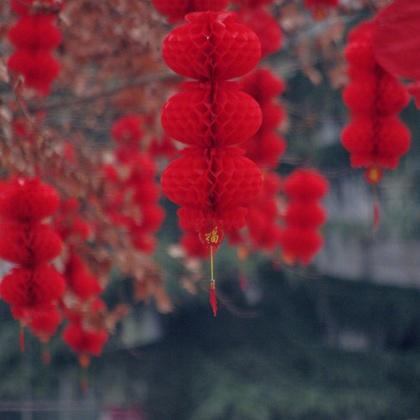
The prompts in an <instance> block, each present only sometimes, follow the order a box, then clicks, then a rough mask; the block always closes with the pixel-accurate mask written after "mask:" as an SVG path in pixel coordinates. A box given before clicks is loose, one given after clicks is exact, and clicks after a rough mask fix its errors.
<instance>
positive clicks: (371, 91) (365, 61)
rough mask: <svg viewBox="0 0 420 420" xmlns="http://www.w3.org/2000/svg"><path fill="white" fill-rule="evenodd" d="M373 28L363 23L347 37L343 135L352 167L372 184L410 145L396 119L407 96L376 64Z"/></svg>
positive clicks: (392, 167)
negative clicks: (346, 115) (346, 114)
mask: <svg viewBox="0 0 420 420" xmlns="http://www.w3.org/2000/svg"><path fill="white" fill-rule="evenodd" d="M374 29H375V23H374V22H363V23H362V24H360V25H359V26H358V27H357V28H355V29H354V30H353V31H352V32H351V33H350V35H349V43H348V46H347V48H346V58H347V60H348V62H349V76H350V83H349V85H348V86H347V87H346V89H345V91H344V93H343V98H344V102H345V103H346V105H347V106H348V107H349V109H350V115H351V121H350V123H349V124H348V125H347V127H346V128H345V129H344V131H343V134H342V144H343V146H344V147H345V148H346V150H348V152H349V153H350V159H351V164H352V166H353V167H363V168H366V171H367V179H368V180H369V182H370V183H372V184H374V183H377V182H379V180H380V179H381V175H380V172H381V171H382V169H395V168H396V167H397V166H398V163H399V160H400V158H401V157H402V156H403V155H404V154H405V153H407V151H408V149H409V146H410V133H409V131H408V129H407V128H406V127H405V125H404V124H403V123H402V122H401V120H400V119H399V118H398V114H399V113H400V112H401V110H402V109H403V108H404V107H405V106H406V105H407V103H408V94H407V92H406V89H405V88H404V87H403V86H402V85H401V84H400V83H399V82H398V80H397V79H396V78H395V77H394V76H392V75H391V74H390V73H388V72H387V71H386V70H384V68H383V67H381V65H380V64H379V63H378V62H377V61H376V59H375V56H374V53H373V44H372V42H373V41H372V38H373V32H374ZM372 174H373V176H372Z"/></svg>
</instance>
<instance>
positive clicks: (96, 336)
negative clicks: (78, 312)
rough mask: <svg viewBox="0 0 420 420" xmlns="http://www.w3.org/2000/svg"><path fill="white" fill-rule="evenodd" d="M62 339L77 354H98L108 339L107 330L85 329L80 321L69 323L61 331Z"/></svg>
mask: <svg viewBox="0 0 420 420" xmlns="http://www.w3.org/2000/svg"><path fill="white" fill-rule="evenodd" d="M63 340H64V341H65V343H66V344H68V345H69V347H70V348H71V349H72V350H73V351H74V352H75V353H78V354H79V355H86V356H90V355H92V356H100V355H101V353H102V349H103V347H104V345H105V343H106V342H107V341H108V332H107V331H106V330H94V329H87V328H84V327H83V326H82V324H80V323H70V324H69V325H68V326H67V327H66V328H65V330H64V331H63Z"/></svg>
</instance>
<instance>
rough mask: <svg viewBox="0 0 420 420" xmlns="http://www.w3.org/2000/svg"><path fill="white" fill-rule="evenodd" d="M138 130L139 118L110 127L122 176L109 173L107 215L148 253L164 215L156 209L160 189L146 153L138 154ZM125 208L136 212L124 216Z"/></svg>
mask: <svg viewBox="0 0 420 420" xmlns="http://www.w3.org/2000/svg"><path fill="white" fill-rule="evenodd" d="M141 126H142V119H141V118H140V117H139V116H138V115H128V116H125V117H121V118H120V119H119V120H117V121H116V122H115V123H114V125H113V127H112V137H113V139H114V140H115V142H116V144H117V147H116V150H115V155H116V157H117V161H118V163H119V166H120V167H122V168H123V169H124V172H125V173H124V174H119V173H118V172H117V171H116V170H112V177H111V179H109V180H110V181H111V184H112V183H113V185H114V187H115V188H114V190H113V194H112V195H113V198H112V203H111V205H110V208H109V212H110V215H111V217H112V219H113V220H114V222H116V223H117V224H119V225H121V226H124V227H125V228H126V229H127V230H128V232H129V233H130V237H131V241H132V243H133V245H134V246H135V247H136V248H137V249H138V250H140V251H142V252H146V253H151V252H153V251H154V249H155V246H156V244H155V234H156V232H157V231H158V230H159V228H160V225H161V223H162V221H163V219H164V217H165V213H164V210H163V209H162V207H161V206H159V197H160V189H159V187H158V185H157V183H156V181H155V177H156V167H155V164H154V162H153V159H152V158H151V156H150V155H149V154H148V153H146V152H140V141H141V139H142V137H143V131H142V128H141ZM108 169H109V168H108ZM126 207H131V208H132V210H135V212H134V213H133V212H132V214H129V213H126V212H124V211H125V210H127V209H126Z"/></svg>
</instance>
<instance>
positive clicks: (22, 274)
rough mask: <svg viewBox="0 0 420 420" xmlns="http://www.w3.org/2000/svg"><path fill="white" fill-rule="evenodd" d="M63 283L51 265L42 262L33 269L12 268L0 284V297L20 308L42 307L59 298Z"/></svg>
mask: <svg viewBox="0 0 420 420" xmlns="http://www.w3.org/2000/svg"><path fill="white" fill-rule="evenodd" d="M64 288H65V283H64V279H63V277H62V276H61V274H60V273H59V272H58V271H57V270H56V269H55V268H54V267H52V266H50V265H48V264H42V265H39V266H38V267H36V268H35V269H27V268H13V269H12V270H11V271H10V273H9V274H7V275H6V276H4V277H3V280H2V281H1V284H0V294H1V297H2V299H3V300H4V301H5V302H6V303H8V304H9V305H14V306H18V307H20V308H22V309H26V310H32V309H42V308H43V307H48V306H50V305H51V302H53V301H56V300H57V299H59V298H61V296H62V295H63V293H64Z"/></svg>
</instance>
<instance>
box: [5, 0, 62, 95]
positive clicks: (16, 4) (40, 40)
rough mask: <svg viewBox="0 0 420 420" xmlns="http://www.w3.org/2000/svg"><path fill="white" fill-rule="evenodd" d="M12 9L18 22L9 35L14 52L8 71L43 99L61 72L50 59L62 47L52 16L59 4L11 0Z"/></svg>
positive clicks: (50, 1)
mask: <svg viewBox="0 0 420 420" xmlns="http://www.w3.org/2000/svg"><path fill="white" fill-rule="evenodd" d="M11 8H12V10H13V11H14V12H15V13H17V14H18V15H19V19H18V21H17V22H16V24H15V25H14V26H12V28H11V29H10V31H9V40H10V42H11V43H12V44H13V46H14V47H15V51H14V53H13V54H12V55H11V56H10V58H9V60H8V67H9V69H10V70H11V71H12V72H14V73H16V74H19V75H22V76H23V78H24V85H25V86H27V87H29V88H32V89H35V90H36V91H37V92H38V93H39V94H40V95H46V94H48V92H49V91H50V86H51V83H52V82H53V81H54V80H55V79H56V78H57V76H58V73H59V71H60V65H59V63H58V61H57V60H56V59H55V58H54V55H53V51H54V50H55V49H56V48H57V47H58V46H59V45H60V43H61V34H60V31H59V29H58V28H57V26H56V16H55V14H56V12H57V11H58V10H59V8H60V4H59V3H58V2H57V1H54V0H48V1H47V0H43V1H42V0H40V1H33V0H12V1H11Z"/></svg>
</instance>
